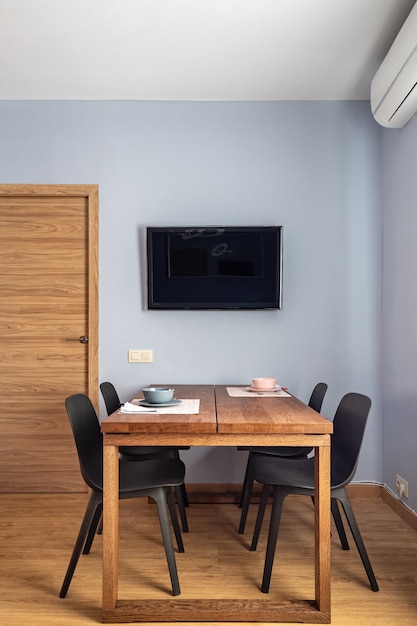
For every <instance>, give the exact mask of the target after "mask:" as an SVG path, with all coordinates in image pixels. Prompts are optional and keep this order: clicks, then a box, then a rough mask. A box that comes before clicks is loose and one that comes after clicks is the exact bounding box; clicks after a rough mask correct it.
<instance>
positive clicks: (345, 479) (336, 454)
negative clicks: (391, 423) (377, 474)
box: [331, 393, 371, 487]
mask: <svg viewBox="0 0 417 626" xmlns="http://www.w3.org/2000/svg"><path fill="white" fill-rule="evenodd" d="M370 409H371V400H370V398H368V396H364V395H362V394H361V393H347V394H346V395H345V396H343V398H342V399H341V401H340V403H339V406H338V407H337V410H336V414H335V416H334V420H333V435H332V442H331V466H332V467H331V477H332V478H331V480H332V487H337V486H338V487H343V486H344V485H347V484H348V483H349V482H350V481H351V480H352V478H353V476H354V474H355V471H356V467H357V464H358V460H359V452H360V449H361V445H362V440H363V436H364V433H365V427H366V422H367V419H368V415H369V411H370Z"/></svg>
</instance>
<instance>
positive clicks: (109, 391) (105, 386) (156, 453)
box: [100, 382, 190, 533]
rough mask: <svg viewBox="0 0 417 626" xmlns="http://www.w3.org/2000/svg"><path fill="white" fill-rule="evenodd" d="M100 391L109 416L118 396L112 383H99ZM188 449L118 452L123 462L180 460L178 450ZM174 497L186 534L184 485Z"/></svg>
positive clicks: (136, 448) (138, 448) (135, 448)
mask: <svg viewBox="0 0 417 626" xmlns="http://www.w3.org/2000/svg"><path fill="white" fill-rule="evenodd" d="M100 391H101V393H102V396H103V400H104V404H105V405H106V410H107V414H108V415H111V414H112V413H114V412H115V411H117V410H118V409H120V407H121V406H122V403H121V402H120V398H119V394H118V393H117V391H116V388H115V386H114V385H113V384H112V383H110V382H104V383H101V385H100ZM189 449H190V446H181V447H178V448H177V447H175V448H173V447H169V446H120V449H119V452H120V455H121V458H122V459H123V460H125V461H149V460H152V459H168V458H171V459H177V460H180V455H179V450H189ZM175 495H176V497H177V502H178V510H179V513H180V517H181V525H182V529H183V531H184V532H185V533H186V532H188V521H187V515H186V512H185V507H187V506H188V496H187V490H186V488H185V484H184V483H182V484H181V485H178V486H177V487H175Z"/></svg>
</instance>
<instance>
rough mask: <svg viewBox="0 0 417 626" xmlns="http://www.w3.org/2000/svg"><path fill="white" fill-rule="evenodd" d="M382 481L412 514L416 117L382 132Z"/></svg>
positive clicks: (415, 499)
mask: <svg viewBox="0 0 417 626" xmlns="http://www.w3.org/2000/svg"><path fill="white" fill-rule="evenodd" d="M382 146H383V152H382V153H383V199H384V200H383V224H384V227H383V275H384V282H383V301H382V302H383V307H382V311H383V318H382V319H383V325H382V330H383V335H382V337H383V342H382V345H383V407H384V410H383V458H384V466H383V480H384V483H385V484H387V485H389V486H390V487H391V489H393V490H394V489H395V476H396V474H400V475H401V476H402V477H403V478H405V479H406V480H407V481H408V482H409V498H408V500H405V502H406V503H407V504H408V506H410V507H411V508H412V509H413V510H417V454H416V450H415V447H416V440H417V116H416V117H415V118H413V119H412V120H411V122H410V123H409V124H408V125H407V126H406V127H405V128H403V129H401V130H384V131H383V142H382Z"/></svg>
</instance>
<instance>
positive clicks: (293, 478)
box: [250, 393, 378, 593]
mask: <svg viewBox="0 0 417 626" xmlns="http://www.w3.org/2000/svg"><path fill="white" fill-rule="evenodd" d="M370 408H371V400H370V399H369V398H368V397H367V396H364V395H362V394H360V393H348V394H346V395H345V396H343V398H342V399H341V401H340V403H339V406H338V408H337V411H336V414H335V417H334V421H333V435H332V438H331V511H332V514H333V517H334V520H335V523H336V527H337V530H338V532H339V536H340V537H341V539H342V548H343V549H344V550H349V544H348V541H347V538H346V535H345V532H344V529H343V524H342V521H341V515H340V511H339V508H338V501H339V502H340V503H341V504H342V508H343V510H344V513H345V516H346V519H347V521H348V524H349V527H350V530H351V532H352V535H353V538H354V540H355V543H356V546H357V548H358V552H359V555H360V557H361V559H362V563H363V565H364V568H365V571H366V574H367V576H368V579H369V582H370V585H371V588H372V591H378V583H377V581H376V578H375V576H374V572H373V570H372V566H371V563H370V561H369V558H368V554H367V552H366V549H365V545H364V543H363V540H362V537H361V534H360V532H359V527H358V524H357V522H356V519H355V516H354V513H353V510H352V506H351V503H350V500H349V497H348V494H347V491H346V485H348V484H349V482H350V481H351V480H352V478H353V476H354V474H355V471H356V467H357V464H358V458H359V452H360V448H361V444H362V439H363V435H364V432H365V426H366V421H367V418H368V414H369V411H370ZM252 475H253V477H254V479H255V480H256V481H257V482H259V483H261V484H262V485H263V490H262V496H261V500H260V504H259V509H258V516H257V519H256V523H255V530H254V533H253V538H252V545H251V548H250V549H251V550H256V546H257V544H258V539H259V533H260V531H261V527H262V521H263V517H264V513H265V507H266V504H267V501H268V497H269V494H270V492H271V490H272V512H271V521H270V526H269V535H268V543H267V549H266V557H265V566H264V574H263V580H262V587H261V590H262V591H263V592H264V593H268V591H269V585H270V580H271V573H272V566H273V562H274V556H275V548H276V543H277V539H278V532H279V523H280V518H281V512H282V506H283V503H284V499H285V498H286V497H287V496H288V495H290V494H299V495H309V496H313V497H314V458H305V459H298V460H289V459H282V458H281V459H280V458H278V457H272V456H266V455H261V454H258V455H256V456H255V458H254V460H253V463H252Z"/></svg>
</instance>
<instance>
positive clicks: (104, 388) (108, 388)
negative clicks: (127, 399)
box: [100, 382, 122, 415]
mask: <svg viewBox="0 0 417 626" xmlns="http://www.w3.org/2000/svg"><path fill="white" fill-rule="evenodd" d="M100 391H101V394H102V396H103V400H104V404H105V405H106V410H107V415H111V414H112V413H114V412H115V411H117V410H118V409H120V407H121V406H122V403H121V402H120V399H119V396H118V393H117V391H116V389H115V388H114V385H113V384H112V383H109V382H105V383H101V385H100Z"/></svg>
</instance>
